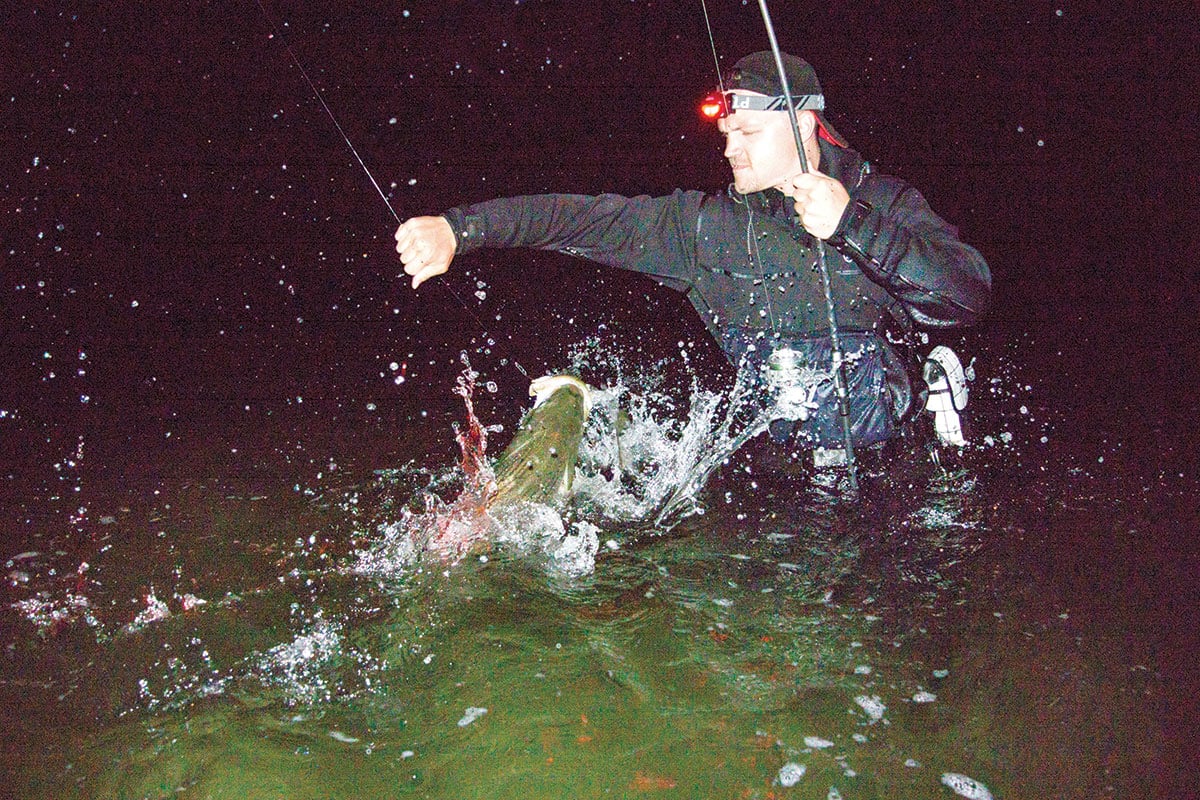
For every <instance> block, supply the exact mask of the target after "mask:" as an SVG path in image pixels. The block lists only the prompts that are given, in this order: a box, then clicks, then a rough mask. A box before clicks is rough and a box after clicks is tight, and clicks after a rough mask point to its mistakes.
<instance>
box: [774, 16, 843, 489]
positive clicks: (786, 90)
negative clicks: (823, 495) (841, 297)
mask: <svg viewBox="0 0 1200 800" xmlns="http://www.w3.org/2000/svg"><path fill="white" fill-rule="evenodd" d="M758 8H759V11H761V12H762V18H763V25H764V26H765V27H766V29H767V38H768V39H769V40H770V41H771V53H772V54H773V55H774V56H775V68H776V69H777V70H778V71H779V83H780V85H781V86H782V87H783V96H784V99H785V101H786V103H787V111H788V119H789V120H790V121H791V123H792V135H793V136H794V137H795V138H796V152H797V153H799V155H800V168H801V169H802V170H803V171H804V172H806V173H807V172H808V156H807V155H805V152H804V141H803V137H801V135H800V121H799V119H797V117H796V106H795V104H794V103H793V102H792V90H791V87H790V86H788V79H787V73H786V72H785V71H784V68H783V54H782V53H780V51H779V41H778V40H777V39H776V38H775V26H774V25H772V24H771V12H770V11H769V10H768V9H767V0H758ZM813 238H814V239H816V244H817V268H818V271H819V272H820V273H821V286H822V288H823V289H824V290H825V311H826V312H827V314H828V317H829V338H830V342H831V345H830V350H831V353H830V354H831V357H832V359H833V378H834V386H835V387H836V390H837V397H838V416H839V417H841V420H842V441H843V443H844V445H845V448H846V466H847V467H848V468H849V471H850V489H851V490H852V491H854V492H857V491H858V470H857V467H856V465H855V460H854V439H853V438H852V436H851V433H850V392H849V385H848V383H847V381H846V359H845V355H844V354H843V353H842V345H841V342H840V340H839V339H838V327H837V315H836V313H835V311H834V307H833V290H832V288H831V286H830V282H829V267H828V265H827V264H826V263H825V243H824V242H822V241H821V240H820V239H819V238H817V237H815V236H814V237H813Z"/></svg>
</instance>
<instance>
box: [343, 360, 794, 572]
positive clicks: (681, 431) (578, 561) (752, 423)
mask: <svg viewBox="0 0 1200 800" xmlns="http://www.w3.org/2000/svg"><path fill="white" fill-rule="evenodd" d="M584 347H585V349H584V350H582V351H581V352H579V353H577V354H576V356H575V359H574V364H573V368H574V369H575V370H576V371H579V372H581V373H582V374H584V375H585V376H587V375H589V373H598V374H600V375H603V374H605V373H607V374H609V375H610V376H611V378H612V381H611V383H610V385H609V386H608V387H606V388H601V389H595V390H594V391H593V393H592V400H593V404H592V411H591V414H590V415H589V417H588V419H587V422H586V425H585V429H584V434H583V441H582V443H581V445H580V452H579V459H578V464H577V470H576V475H575V483H574V496H573V498H572V500H571V502H570V503H569V504H568V507H567V508H566V509H557V508H554V507H551V506H548V505H541V504H537V503H520V504H515V505H506V506H505V507H503V508H496V507H492V506H491V505H490V502H491V500H492V499H493V497H494V494H495V489H496V484H495V473H494V471H493V469H492V465H491V462H490V461H489V459H488V457H487V434H488V433H489V432H494V431H497V430H499V427H498V426H492V427H487V426H484V425H483V424H482V423H481V422H480V421H479V419H478V417H477V416H476V414H475V408H474V404H473V402H472V397H473V394H474V391H475V388H476V380H477V378H478V373H476V372H475V371H474V370H473V369H471V367H470V363H469V361H468V360H467V358H466V355H465V354H464V355H463V356H462V360H463V364H464V371H463V373H462V374H461V375H460V376H459V377H458V379H457V384H456V388H455V390H454V391H455V394H457V395H458V396H459V397H460V398H461V399H462V401H463V404H464V410H465V415H466V421H465V424H464V426H463V427H462V428H458V427H457V426H456V430H455V436H456V439H457V441H458V445H459V449H460V451H461V454H462V455H461V458H460V460H459V464H458V465H457V467H452V468H449V471H450V472H451V473H452V477H451V478H450V479H449V480H448V481H446V480H443V481H442V482H449V483H454V484H456V485H461V490H460V491H459V493H458V495H457V497H456V498H455V499H454V500H452V501H450V502H446V501H445V500H443V499H442V498H441V497H440V496H438V495H437V494H436V493H434V492H432V491H428V490H425V491H421V492H419V496H418V498H417V505H418V507H419V510H414V509H412V508H409V507H406V508H403V509H401V512H400V517H399V519H395V518H393V519H388V520H385V521H382V522H381V523H380V524H379V526H378V528H377V530H376V535H375V536H374V537H373V542H372V545H371V546H370V547H369V548H368V549H366V550H364V551H360V552H359V553H358V561H357V563H356V565H355V566H354V568H353V571H355V572H358V573H360V574H370V575H383V576H397V575H401V574H403V573H404V572H405V571H407V570H410V569H412V568H414V567H418V568H419V565H420V564H421V562H422V561H424V560H426V559H430V560H434V561H436V562H438V563H441V564H447V563H455V562H457V561H460V560H461V559H462V558H464V557H465V556H466V555H468V554H471V553H484V552H486V551H487V550H489V549H491V548H492V547H494V546H499V547H503V548H504V549H506V550H507V551H510V552H513V553H516V554H518V555H521V556H523V557H532V558H534V559H538V560H541V561H542V562H543V563H544V564H545V565H546V566H547V567H549V568H550V569H552V570H554V571H560V572H564V573H566V574H571V575H581V574H587V573H589V572H591V571H592V569H593V568H594V564H595V557H596V554H597V552H598V551H599V534H600V531H601V530H607V529H611V528H614V527H620V528H627V527H628V526H634V527H639V528H642V527H648V528H651V529H654V530H656V531H660V532H661V531H664V530H669V529H670V528H671V527H673V526H674V525H675V524H677V523H678V522H680V521H681V520H682V519H684V518H686V517H688V516H690V515H692V514H697V513H703V510H704V509H703V503H702V500H701V495H702V491H703V489H704V486H705V484H706V482H707V481H708V479H709V477H710V476H711V475H712V473H713V472H714V471H715V470H716V469H717V468H718V467H720V466H721V465H722V464H724V463H725V462H726V461H727V460H728V458H729V456H730V455H731V454H732V453H734V452H735V451H736V450H737V449H738V448H739V447H741V446H742V445H743V444H745V443H746V442H747V441H748V440H749V439H751V438H753V437H754V436H757V435H758V434H760V433H762V432H763V431H765V430H766V427H767V423H768V422H769V420H770V419H772V418H773V416H774V414H773V411H772V409H771V408H770V407H769V406H768V404H766V403H764V402H763V397H762V392H761V391H760V390H759V386H760V382H759V380H758V375H757V372H756V370H755V369H754V368H753V367H752V366H750V365H748V364H747V365H745V366H743V368H742V369H741V370H740V371H739V373H738V375H737V378H736V380H735V382H734V386H733V388H732V390H730V391H715V390H710V389H706V388H703V387H702V386H701V384H700V382H699V380H698V379H697V378H696V377H695V376H694V375H691V376H690V378H691V380H690V392H689V395H688V397H687V399H686V405H685V406H684V407H683V408H680V405H679V404H677V392H676V393H673V392H671V391H668V390H666V389H665V388H663V375H664V373H663V372H662V370H661V369H654V368H651V369H648V370H645V371H642V372H640V373H638V374H630V373H629V372H628V371H627V370H626V369H625V368H624V365H623V364H622V363H621V361H620V359H619V357H617V356H613V355H611V354H606V355H603V356H597V355H596V353H598V352H601V351H602V348H599V347H598V346H596V343H595V342H589V343H585V346H584ZM589 348H590V349H589ZM659 366H660V367H661V365H659ZM815 379H817V378H814V380H815Z"/></svg>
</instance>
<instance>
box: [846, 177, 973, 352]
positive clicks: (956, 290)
mask: <svg viewBox="0 0 1200 800" xmlns="http://www.w3.org/2000/svg"><path fill="white" fill-rule="evenodd" d="M881 183H882V182H881ZM894 183H895V184H897V185H896V186H891V187H887V186H877V187H876V189H877V190H876V191H866V192H862V193H861V194H859V196H857V197H854V198H852V199H851V202H850V205H849V206H847V207H846V211H845V213H844V214H843V215H842V219H841V221H840V222H839V223H838V227H837V230H836V231H834V234H833V236H831V237H830V239H829V243H830V244H832V245H833V246H834V247H835V248H836V249H837V250H838V251H839V252H840V253H842V254H843V255H845V256H847V257H848V258H850V259H851V260H853V261H854V262H855V263H856V264H857V265H858V267H859V269H861V270H862V271H863V273H864V274H865V275H866V276H867V277H868V278H870V279H871V280H872V281H874V282H875V283H877V284H879V285H880V286H882V287H883V288H884V289H886V290H887V291H888V293H889V294H891V295H892V296H893V297H895V298H896V299H897V300H899V301H900V302H901V303H902V304H903V305H904V307H905V308H906V309H907V310H908V312H909V314H910V315H911V316H912V318H913V320H914V321H915V322H916V323H917V324H918V325H922V326H924V327H929V328H949V327H956V326H959V325H969V324H971V323H973V322H975V321H977V320H978V319H979V318H980V317H981V316H982V315H983V314H984V312H985V311H987V307H988V303H989V301H990V298H991V290H992V278H991V272H990V270H989V269H988V265H987V263H986V262H985V261H984V259H983V256H982V255H980V254H979V252H978V251H977V250H975V249H974V248H973V247H970V246H969V245H966V244H964V243H963V242H961V241H959V239H958V231H957V229H956V228H955V227H954V226H952V225H950V224H949V223H947V222H946V221H945V220H943V219H942V218H941V217H939V216H938V215H937V214H935V213H934V211H933V209H932V208H930V207H929V203H928V202H926V200H925V198H924V197H923V196H922V195H921V193H920V192H918V191H917V190H916V189H914V188H913V187H912V186H909V185H907V184H905V183H903V182H901V181H899V180H895V181H894ZM878 189H883V191H878Z"/></svg>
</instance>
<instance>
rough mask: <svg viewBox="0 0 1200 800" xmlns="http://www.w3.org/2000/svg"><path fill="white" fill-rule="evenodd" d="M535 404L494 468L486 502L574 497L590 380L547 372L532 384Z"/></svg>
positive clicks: (589, 403)
mask: <svg viewBox="0 0 1200 800" xmlns="http://www.w3.org/2000/svg"><path fill="white" fill-rule="evenodd" d="M529 395H530V396H531V397H533V398H535V399H534V403H533V408H531V409H530V410H529V411H528V412H526V414H525V416H524V417H522V419H521V422H520V424H519V425H518V426H517V432H516V434H515V435H514V436H513V439H512V442H510V443H509V445H508V447H506V448H505V449H504V452H502V453H501V454H500V456H499V458H497V459H496V463H495V465H494V467H493V472H494V474H495V489H494V491H493V493H492V495H491V497H490V498H489V500H488V503H487V504H488V506H489V507H490V508H495V507H496V506H500V505H506V504H511V503H517V502H524V503H542V504H545V505H552V506H557V505H561V504H562V503H564V502H565V501H566V500H568V499H569V498H570V496H571V489H572V487H573V485H574V481H575V462H576V459H577V458H578V457H579V445H580V442H582V440H583V428H584V425H585V423H586V422H587V418H588V414H589V413H590V412H591V407H592V395H591V390H590V389H589V388H588V385H587V384H586V383H584V382H583V381H582V380H580V379H579V378H577V377H575V376H574V375H569V374H565V373H560V374H555V375H545V376H543V377H540V378H537V379H536V380H534V381H533V383H531V384H530V386H529Z"/></svg>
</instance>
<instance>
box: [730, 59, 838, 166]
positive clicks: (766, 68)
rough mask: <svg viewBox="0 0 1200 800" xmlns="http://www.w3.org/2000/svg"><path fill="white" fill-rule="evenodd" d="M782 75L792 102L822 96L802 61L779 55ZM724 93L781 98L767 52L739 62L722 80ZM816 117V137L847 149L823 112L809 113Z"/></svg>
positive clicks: (812, 73) (813, 75) (811, 71)
mask: <svg viewBox="0 0 1200 800" xmlns="http://www.w3.org/2000/svg"><path fill="white" fill-rule="evenodd" d="M782 59H783V71H784V74H786V75H787V82H788V89H789V90H790V91H791V94H792V98H793V99H797V98H799V97H800V96H801V95H818V96H820V95H823V93H822V91H821V82H820V81H819V80H817V72H816V70H814V69H813V68H812V65H811V64H809V63H808V62H807V61H805V60H804V59H803V58H798V57H796V56H793V55H788V54H787V53H783V54H782ZM724 88H725V90H726V91H732V90H736V89H742V90H745V91H747V92H758V93H759V94H765V95H768V96H771V97H776V96H779V95H782V94H783V84H782V83H781V82H780V80H779V70H778V68H777V67H776V65H775V55H774V53H772V52H771V51H769V50H760V51H759V52H757V53H751V54H750V55H748V56H746V57H745V58H742V59H739V60H738V62H737V63H736V64H734V65H733V69H731V70H730V71H729V72H728V74H726V76H725V87H724ZM813 113H814V114H816V115H817V122H818V125H817V133H818V134H819V135H820V137H821V138H822V139H824V140H826V141H827V142H829V143H831V144H835V145H837V146H838V147H849V146H850V145H849V144H848V143H847V142H846V137H844V136H842V135H841V134H840V133H838V132H837V131H836V130H835V129H834V127H833V126H832V125H830V124H829V120H827V119H825V114H824V112H821V111H813Z"/></svg>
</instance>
